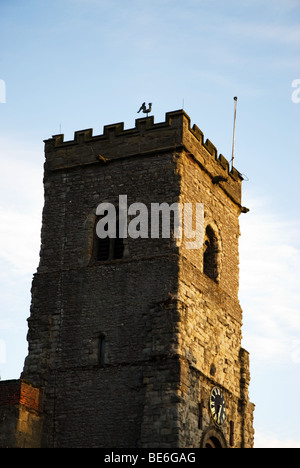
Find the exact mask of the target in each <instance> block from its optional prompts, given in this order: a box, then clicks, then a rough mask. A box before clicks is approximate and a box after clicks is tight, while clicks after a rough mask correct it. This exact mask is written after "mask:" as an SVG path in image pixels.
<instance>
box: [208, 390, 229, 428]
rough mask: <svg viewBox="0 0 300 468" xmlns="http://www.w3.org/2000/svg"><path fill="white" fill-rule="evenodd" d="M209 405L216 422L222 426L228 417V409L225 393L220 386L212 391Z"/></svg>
mask: <svg viewBox="0 0 300 468" xmlns="http://www.w3.org/2000/svg"><path fill="white" fill-rule="evenodd" d="M209 406H210V411H211V414H212V417H213V420H214V422H215V423H216V424H218V426H221V425H222V424H223V423H224V421H225V418H226V410H225V399H224V397H223V393H222V391H221V390H220V389H219V388H218V387H214V388H213V389H212V391H211V394H210V399H209Z"/></svg>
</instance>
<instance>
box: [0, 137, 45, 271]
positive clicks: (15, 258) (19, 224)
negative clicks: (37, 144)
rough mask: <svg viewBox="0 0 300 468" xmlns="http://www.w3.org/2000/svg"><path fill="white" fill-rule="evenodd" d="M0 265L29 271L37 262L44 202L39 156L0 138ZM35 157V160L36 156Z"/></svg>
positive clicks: (5, 268)
mask: <svg viewBox="0 0 300 468" xmlns="http://www.w3.org/2000/svg"><path fill="white" fill-rule="evenodd" d="M0 145H1V147H2V151H1V156H0V165H1V176H0V178H1V183H0V245H1V250H0V269H1V271H3V270H6V271H7V267H8V266H10V267H11V268H12V269H13V270H14V271H17V272H18V273H32V272H33V271H35V269H36V267H37V262H38V254H39V244H40V227H41V212H42V204H43V188H42V170H43V164H42V156H41V155H38V156H39V159H40V161H39V162H40V164H35V163H34V162H33V161H34V156H35V153H36V151H37V150H36V149H33V150H29V149H27V150H26V151H24V149H23V148H22V147H21V146H19V145H17V144H15V143H14V142H12V141H8V140H4V139H3V138H2V139H1V140H0ZM39 159H38V160H39Z"/></svg>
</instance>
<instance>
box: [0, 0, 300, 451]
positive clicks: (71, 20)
mask: <svg viewBox="0 0 300 468" xmlns="http://www.w3.org/2000/svg"><path fill="white" fill-rule="evenodd" d="M0 44H1V48H0V245H1V248H0V375H1V379H2V380H7V379H17V378H19V376H20V373H21V371H22V369H23V364H24V359H25V357H26V355H27V340H26V335H27V318H28V317H29V313H30V300H31V298H30V288H31V281H32V276H33V274H34V273H35V271H36V268H37V266H38V261H39V248H40V229H41V216H42V208H43V202H44V200H43V183H42V180H43V164H44V143H43V140H45V139H47V138H50V137H51V136H52V135H55V134H58V133H63V134H64V135H65V140H70V139H73V135H74V131H77V130H82V129H86V128H93V131H94V135H96V134H102V133H103V126H104V125H109V124H113V123H117V122H124V126H125V128H132V127H134V125H135V119H136V118H138V117H140V114H137V111H138V109H139V107H140V105H141V103H142V102H144V101H145V102H147V103H148V102H152V112H151V115H153V116H154V121H155V123H158V122H162V121H164V120H165V114H166V112H169V111H174V110H177V109H182V108H183V109H184V110H185V112H186V113H187V114H188V115H189V117H190V118H191V124H192V125H193V124H194V123H195V124H196V125H197V126H198V127H199V128H200V129H201V130H202V132H203V133H204V136H205V138H209V139H210V140H211V141H212V142H213V143H214V145H215V146H216V147H217V149H218V152H219V153H222V154H223V155H224V156H225V157H226V158H227V159H228V160H230V159H231V150H232V141H233V112H234V100H233V98H234V96H237V97H238V101H237V119H236V137H235V138H236V139H235V166H236V168H237V169H238V170H239V172H241V173H242V174H243V176H244V182H243V205H244V206H246V207H248V208H249V209H250V211H249V213H247V214H242V215H241V217H240V226H241V238H240V291H239V299H240V302H241V306H242V309H243V342H242V345H243V347H244V348H245V349H247V350H248V351H249V353H250V366H251V367H250V370H251V384H250V399H251V401H252V402H253V403H254V404H255V413H254V428H255V447H257V448H260V447H263V448H279V447H285V448H300V424H299V420H300V398H299V396H300V287H299V286H300V285H299V279H300V240H299V227H300V213H299V195H300V189H299V185H300V184H299V156H300V131H299V130H300V0H259V1H258V0H227V1H226V2H225V1H224V0H184V2H183V1H179V0H151V1H146V0H126V1H124V0H59V1H58V0H52V1H48V0H26V1H24V0H0Z"/></svg>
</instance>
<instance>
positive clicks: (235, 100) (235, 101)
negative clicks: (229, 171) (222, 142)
mask: <svg viewBox="0 0 300 468" xmlns="http://www.w3.org/2000/svg"><path fill="white" fill-rule="evenodd" d="M233 99H234V121H233V141H232V157H231V168H233V165H234V145H235V122H236V105H237V97H234V98H233Z"/></svg>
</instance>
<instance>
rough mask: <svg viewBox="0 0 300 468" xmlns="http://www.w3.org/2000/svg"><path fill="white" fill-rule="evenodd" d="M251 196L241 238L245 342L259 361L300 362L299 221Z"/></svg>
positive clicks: (241, 293)
mask: <svg viewBox="0 0 300 468" xmlns="http://www.w3.org/2000/svg"><path fill="white" fill-rule="evenodd" d="M249 201H250V204H251V205H252V212H250V213H249V214H248V215H247V218H246V217H245V218H244V219H242V221H241V226H242V237H241V241H240V262H241V273H240V278H241V283H240V298H241V302H242V306H244V322H245V324H246V326H245V331H244V340H245V343H246V346H245V347H246V348H250V349H249V351H250V353H251V354H252V357H255V359H258V360H260V361H261V360H263V361H273V362H275V361H277V362H279V361H287V360H288V361H289V362H291V361H293V362H300V359H298V358H299V355H300V354H299V353H298V351H300V348H299V350H298V346H299V344H300V313H299V311H300V291H299V278H300V248H299V239H298V233H299V229H300V221H299V220H286V219H281V218H280V217H279V216H278V215H276V214H274V213H272V212H271V209H270V205H269V204H268V202H267V201H264V200H257V199H253V200H252V202H251V200H249Z"/></svg>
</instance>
